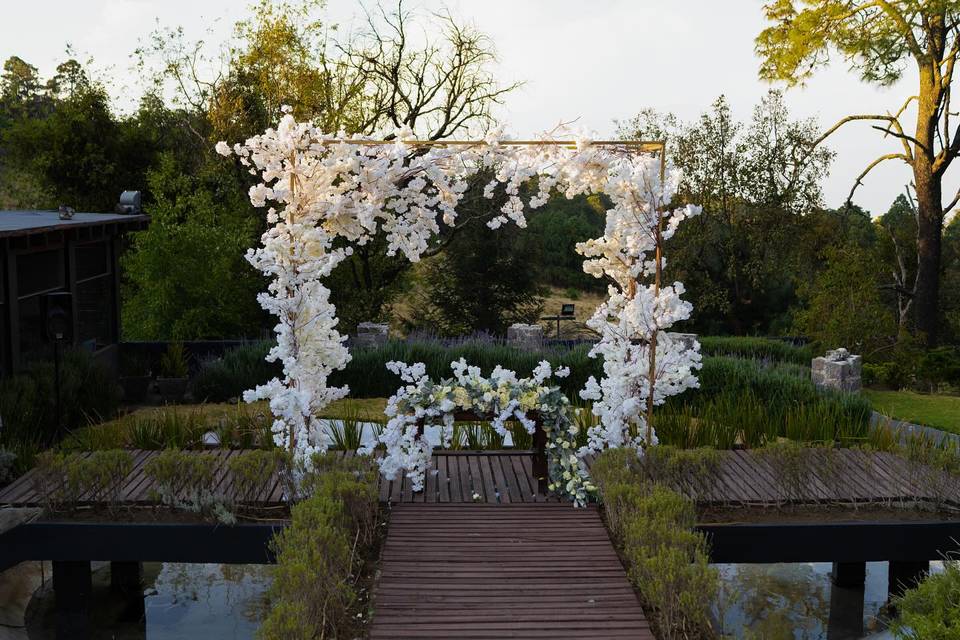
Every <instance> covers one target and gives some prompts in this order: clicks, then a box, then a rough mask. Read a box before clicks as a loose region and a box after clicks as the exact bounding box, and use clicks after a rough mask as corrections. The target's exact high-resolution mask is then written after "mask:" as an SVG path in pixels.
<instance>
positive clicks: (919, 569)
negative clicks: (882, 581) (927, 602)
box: [887, 560, 930, 599]
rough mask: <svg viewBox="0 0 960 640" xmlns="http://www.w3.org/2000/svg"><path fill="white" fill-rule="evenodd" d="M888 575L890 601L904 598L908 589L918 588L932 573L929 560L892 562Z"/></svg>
mask: <svg viewBox="0 0 960 640" xmlns="http://www.w3.org/2000/svg"><path fill="white" fill-rule="evenodd" d="M887 571H888V573H887V594H888V596H889V597H890V599H893V598H895V597H897V596H902V595H903V592H904V591H906V590H907V589H912V588H914V587H915V586H917V585H918V584H919V583H920V581H921V580H923V579H924V578H925V577H926V576H927V574H928V573H929V572H930V561H929V560H918V561H913V562H911V561H904V560H891V561H890V565H889V568H888V570H887Z"/></svg>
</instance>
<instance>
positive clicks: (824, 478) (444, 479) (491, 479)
mask: <svg viewBox="0 0 960 640" xmlns="http://www.w3.org/2000/svg"><path fill="white" fill-rule="evenodd" d="M239 453H240V452H239V451H228V450H215V451H197V452H196V455H205V456H211V457H212V458H213V463H214V464H215V465H216V467H217V468H216V476H215V477H216V478H217V480H218V483H219V487H220V491H221V494H222V495H223V496H224V497H225V498H226V499H228V500H233V499H235V498H236V496H234V495H232V494H233V492H234V481H233V477H232V474H231V472H230V470H229V461H230V459H231V458H233V457H234V456H236V455H238V454H239ZM131 455H132V456H133V460H134V464H133V468H132V471H131V472H130V474H129V475H128V476H127V477H126V478H125V479H124V480H123V482H122V485H123V486H122V490H121V495H122V496H123V499H122V502H123V503H126V504H131V505H146V504H152V502H153V501H152V499H151V494H152V493H153V489H154V487H153V483H152V481H151V480H150V478H148V477H147V475H146V473H145V468H146V463H147V461H148V460H150V458H152V457H153V456H155V455H157V452H156V451H141V450H134V451H131ZM340 455H343V454H340ZM828 456H829V458H828ZM594 459H595V458H594V457H593V456H592V455H590V456H587V457H586V458H585V462H586V464H587V465H588V466H589V465H590V464H591V463H592V462H593V460H594ZM811 459H813V460H815V461H816V464H815V465H813V467H812V468H811V469H810V473H809V476H808V477H807V479H806V483H805V485H804V486H803V487H800V491H799V493H798V494H797V495H786V494H793V493H795V488H794V487H787V486H786V485H784V486H781V484H782V482H783V480H782V479H781V478H778V474H777V470H776V469H775V467H774V466H773V465H772V464H771V462H770V460H769V458H766V457H764V456H763V455H761V454H758V453H757V452H755V451H752V450H748V451H720V452H719V462H718V466H717V468H716V469H715V470H714V471H713V472H712V476H710V477H709V478H707V480H709V482H703V481H700V482H693V483H691V482H684V483H683V486H680V485H675V486H674V488H675V489H677V490H678V491H681V492H684V493H686V494H688V495H689V496H690V497H691V498H693V499H695V500H696V501H697V502H698V503H699V504H702V505H711V506H731V505H738V506H739V505H769V504H778V503H782V502H783V501H784V499H785V498H788V499H789V501H790V502H792V503H797V504H836V503H848V504H852V503H856V504H891V503H910V502H936V503H940V504H943V505H944V506H947V507H952V508H955V509H960V479H957V478H951V477H949V476H947V477H945V478H941V479H939V480H937V481H935V482H931V481H929V478H928V479H927V480H924V476H923V475H921V474H927V475H928V476H929V474H936V473H942V472H936V471H932V470H930V469H927V468H921V467H918V466H917V465H915V464H913V463H910V462H908V461H906V460H904V459H903V458H901V457H899V456H896V455H894V454H891V453H886V452H865V451H860V450H856V449H840V450H836V451H830V452H827V451H815V452H813V453H812V456H811ZM427 473H428V475H427V478H426V486H425V489H424V490H423V491H421V492H417V493H414V492H413V490H412V486H411V483H410V480H409V478H406V477H402V476H401V477H398V478H396V479H394V480H384V479H380V481H379V482H380V487H379V495H380V500H381V501H382V502H389V503H393V504H405V503H416V504H427V505H446V504H458V503H459V504H463V503H470V504H507V505H509V504H517V505H519V504H530V503H550V502H553V503H556V502H557V501H558V499H557V498H554V497H548V496H544V495H540V494H538V493H537V491H536V486H537V481H536V479H535V478H534V477H533V472H532V466H531V463H530V455H529V452H526V451H512V450H506V451H483V452H468V451H452V452H437V453H436V454H435V455H434V456H433V465H432V468H431V469H430V470H429V471H428V472H427ZM35 478H36V471H30V472H28V473H26V474H24V475H23V476H21V477H20V478H18V479H17V480H15V481H14V482H12V483H11V484H10V485H8V486H7V487H5V488H3V489H0V506H5V505H9V506H36V505H40V504H42V503H43V500H42V499H41V498H42V496H41V495H40V494H39V493H38V492H37V488H36V487H35V486H34V485H35ZM937 485H939V487H937ZM283 493H284V483H283V482H281V480H280V477H279V476H278V475H274V476H272V477H270V478H265V479H264V486H263V488H262V489H261V490H260V491H259V492H257V496H256V497H255V499H254V501H253V503H254V504H256V505H260V506H276V505H279V504H282V503H283ZM474 496H476V497H474Z"/></svg>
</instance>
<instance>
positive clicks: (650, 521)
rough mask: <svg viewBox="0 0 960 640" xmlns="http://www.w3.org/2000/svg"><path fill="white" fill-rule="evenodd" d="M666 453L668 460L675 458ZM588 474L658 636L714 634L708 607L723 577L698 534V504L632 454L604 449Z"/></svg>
mask: <svg viewBox="0 0 960 640" xmlns="http://www.w3.org/2000/svg"><path fill="white" fill-rule="evenodd" d="M658 449H660V448H659V447H658ZM663 449H664V452H663V453H665V455H673V454H675V453H676V452H672V451H668V450H667V448H663ZM664 463H665V465H668V464H669V462H668V461H664ZM591 474H592V476H593V479H594V482H595V483H596V485H597V488H598V491H599V496H600V499H601V501H602V502H603V507H604V513H605V515H606V519H607V524H608V525H609V527H610V530H611V533H612V534H613V538H614V540H616V542H617V544H618V545H619V546H620V549H621V554H622V557H623V560H624V563H625V564H626V566H627V574H628V576H629V578H630V581H631V582H632V583H633V585H634V587H635V588H636V589H637V591H638V592H639V594H640V596H641V598H642V599H643V601H644V604H645V605H646V607H645V608H646V609H647V613H648V615H650V614H651V613H652V616H651V619H652V622H654V624H655V625H656V628H657V631H658V633H657V637H658V638H664V639H665V640H670V639H674V638H677V639H679V638H714V637H716V633H715V632H714V630H713V628H712V624H711V621H710V620H711V614H710V606H711V604H712V602H713V601H714V600H715V599H716V597H717V593H718V591H719V588H720V582H719V575H718V573H717V570H716V569H713V568H711V567H710V566H709V562H710V554H709V550H708V544H707V540H706V537H705V536H704V535H703V534H701V533H697V532H695V531H693V526H694V524H695V523H696V512H695V508H694V504H693V502H692V501H691V500H690V499H688V498H685V497H684V496H682V495H680V494H679V493H676V492H675V491H673V490H672V489H670V488H667V487H666V486H664V485H663V484H661V483H660V481H659V480H658V479H657V476H653V475H651V474H649V473H648V472H647V471H646V470H645V469H642V468H641V466H640V462H639V459H638V458H637V456H636V455H635V454H633V453H632V452H630V451H629V450H624V449H608V450H606V451H604V452H603V453H602V454H600V456H599V457H598V458H597V460H596V461H595V462H594V463H593V465H592V467H591Z"/></svg>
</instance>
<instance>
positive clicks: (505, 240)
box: [413, 175, 543, 336]
mask: <svg viewBox="0 0 960 640" xmlns="http://www.w3.org/2000/svg"><path fill="white" fill-rule="evenodd" d="M489 179H490V176H489V175H488V176H486V177H485V179H483V180H480V181H478V183H479V184H486V183H487V182H489ZM505 201H506V199H505V197H500V198H495V199H494V200H485V199H483V198H480V199H467V200H466V201H465V204H464V205H463V206H462V209H461V211H460V216H463V218H464V219H465V220H467V222H465V223H464V224H463V225H462V226H461V227H460V231H459V232H458V233H457V234H456V235H455V236H454V237H453V238H452V240H451V241H450V243H449V244H448V245H447V246H446V249H445V250H444V251H443V252H442V253H441V254H439V255H438V256H436V257H433V258H432V259H430V260H428V261H426V262H425V263H424V264H423V269H422V272H421V274H420V275H421V281H422V284H423V290H422V291H420V292H419V295H417V297H416V299H415V305H414V306H415V308H414V313H413V316H414V317H413V320H414V324H415V325H417V326H420V327H425V326H426V327H431V328H433V329H434V330H436V331H437V332H438V333H440V334H442V335H446V336H458V335H464V334H468V333H471V332H474V331H482V332H487V333H492V334H495V335H501V336H502V335H504V334H506V332H507V327H509V326H510V325H512V324H514V323H516V322H522V323H524V324H530V323H536V321H537V319H538V318H539V317H540V313H541V311H542V310H543V300H542V298H541V297H540V288H539V286H538V284H537V281H538V275H539V274H537V272H536V267H535V265H536V264H537V247H536V244H535V243H534V241H533V238H532V237H531V234H530V233H529V232H528V231H527V230H524V229H515V230H513V229H511V230H510V231H509V232H504V230H492V229H489V228H488V227H487V226H486V224H484V222H483V220H484V219H485V217H486V215H488V212H489V211H497V210H499V208H500V207H501V206H502V205H503V204H504V202H505Z"/></svg>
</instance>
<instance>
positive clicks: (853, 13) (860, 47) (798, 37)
mask: <svg viewBox="0 0 960 640" xmlns="http://www.w3.org/2000/svg"><path fill="white" fill-rule="evenodd" d="M797 5H804V6H802V8H800V9H799V10H798V8H797ZM764 11H765V15H766V19H767V20H768V21H769V22H770V23H772V24H771V26H769V27H767V28H766V29H764V30H763V31H762V32H761V33H760V35H759V36H758V37H757V40H756V49H757V53H758V54H759V55H760V57H761V58H762V60H763V63H762V65H761V68H760V76H761V77H762V78H764V79H767V80H780V81H785V82H786V83H787V84H788V85H795V84H799V83H802V82H803V81H804V80H806V79H808V78H809V77H811V75H812V74H813V73H814V71H815V70H816V69H817V68H819V67H822V66H824V65H826V64H828V63H829V61H830V57H831V54H832V53H834V52H836V53H839V54H840V55H841V56H842V57H843V59H844V60H845V61H846V62H847V63H848V64H850V66H851V68H854V69H856V70H857V71H858V72H859V74H860V78H861V80H863V81H864V82H868V83H872V84H877V85H880V86H889V85H892V84H893V83H894V82H896V81H897V80H899V79H900V78H901V77H902V74H903V72H904V70H905V68H906V67H907V65H908V64H913V65H915V67H916V69H917V72H918V75H919V83H918V88H917V93H916V94H914V95H911V96H909V97H907V98H906V100H905V101H904V102H903V105H902V106H901V107H900V108H899V109H898V110H897V111H896V112H895V113H889V112H888V113H886V114H853V115H849V116H847V117H845V118H843V119H841V120H840V121H839V122H837V123H836V124H835V125H833V126H832V127H830V128H829V129H827V130H826V132H824V133H823V135H821V136H820V137H819V138H817V140H815V141H814V142H813V144H812V145H811V147H816V146H817V145H818V144H819V143H821V142H822V141H823V140H825V139H826V138H827V137H829V136H830V135H831V134H832V133H833V132H834V131H836V130H837V129H839V128H840V127H842V126H844V125H845V124H847V123H850V122H858V121H867V122H871V123H874V124H873V125H872V126H873V128H875V129H877V130H878V131H880V132H881V133H882V134H883V135H884V136H885V137H891V138H893V139H894V140H895V141H896V142H897V143H898V146H899V149H898V150H896V151H891V152H890V153H886V154H884V155H881V156H880V157H878V158H876V159H874V160H873V161H872V162H870V163H869V164H868V165H867V166H866V168H865V169H864V170H863V171H862V172H861V173H860V175H859V176H858V177H857V179H856V181H855V183H854V185H853V188H852V189H851V192H850V196H849V198H848V200H852V198H853V193H854V191H855V190H856V188H857V187H858V186H859V185H860V184H861V183H862V181H863V179H864V177H865V176H866V175H867V174H868V173H869V172H870V171H871V170H872V169H873V168H874V167H876V166H877V165H879V164H880V163H882V162H886V161H888V160H898V161H901V162H904V163H906V164H907V165H909V166H910V167H911V169H912V171H913V186H914V189H915V190H916V199H917V225H918V234H917V254H918V256H919V261H918V267H917V270H918V277H917V286H916V291H915V293H914V296H913V298H914V307H915V309H916V312H917V317H916V327H917V330H918V331H919V332H921V333H922V334H923V335H924V336H925V339H926V341H927V344H928V345H931V346H932V345H935V344H936V343H937V338H938V322H939V314H938V304H939V286H940V260H941V244H942V234H943V223H944V216H945V213H946V212H949V211H950V210H951V209H953V207H954V206H955V205H956V204H957V203H958V201H960V192H958V194H957V195H956V196H954V198H953V199H952V200H951V201H950V202H948V204H947V205H946V206H944V204H943V193H942V188H943V177H944V174H945V172H946V171H947V169H948V168H949V167H950V165H951V164H952V162H953V160H954V158H956V157H957V155H958V153H960V128H958V127H956V126H952V125H951V117H954V116H955V114H954V113H952V112H951V88H952V83H953V73H954V67H955V64H956V62H957V56H958V54H960V29H958V27H960V2H958V1H957V0H933V1H928V0H802V1H798V0H774V1H773V2H770V3H768V4H767V5H765V7H764ZM911 107H912V108H913V109H914V110H915V113H916V119H915V125H914V128H913V132H912V133H911V132H909V131H907V130H906V129H905V128H904V126H903V124H902V122H901V118H902V117H904V116H905V114H906V113H907V111H908V109H909V108H911Z"/></svg>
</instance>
